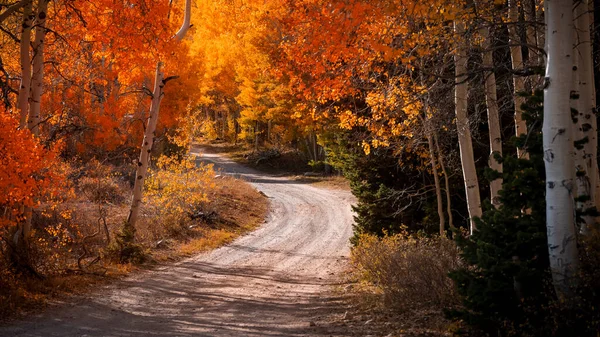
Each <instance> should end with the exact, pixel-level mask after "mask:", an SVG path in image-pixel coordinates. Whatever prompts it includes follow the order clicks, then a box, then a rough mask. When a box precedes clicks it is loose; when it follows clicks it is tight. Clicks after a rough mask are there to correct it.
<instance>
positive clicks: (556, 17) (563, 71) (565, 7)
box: [542, 0, 578, 298]
mask: <svg viewBox="0 0 600 337" xmlns="http://www.w3.org/2000/svg"><path fill="white" fill-rule="evenodd" d="M546 4H547V7H548V11H547V12H546V15H547V23H548V25H547V32H548V33H546V40H547V43H548V63H547V66H546V77H545V79H544V84H545V85H544V87H545V89H544V124H543V127H542V134H543V144H544V162H545V167H546V227H547V233H548V252H549V256H550V270H551V272H552V280H553V285H554V288H555V290H556V292H557V295H558V297H559V298H568V297H571V296H572V295H573V292H574V286H575V277H576V275H577V265H578V253H577V243H576V233H575V223H574V207H573V195H572V191H573V188H574V182H573V179H574V176H575V172H574V171H575V170H574V167H573V160H574V158H573V136H572V130H571V129H572V120H571V111H570V107H569V96H570V90H571V77H572V66H573V11H572V2H571V1H561V0H547V1H546Z"/></svg>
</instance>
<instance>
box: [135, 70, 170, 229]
mask: <svg viewBox="0 0 600 337" xmlns="http://www.w3.org/2000/svg"><path fill="white" fill-rule="evenodd" d="M164 87H165V82H164V74H163V71H162V63H161V62H158V64H157V65H156V77H155V79H154V90H153V91H152V103H151V104H150V112H149V116H148V125H147V126H146V132H145V133H144V140H143V141H142V149H141V151H140V159H139V160H138V162H137V170H136V172H135V183H134V186H133V198H132V201H131V208H130V210H129V216H128V217H127V225H128V226H130V227H131V228H135V224H136V222H137V218H138V215H139V212H140V206H141V204H142V195H143V191H144V181H145V179H146V174H147V172H148V166H149V164H150V152H151V151H152V144H153V143H154V131H155V130H156V124H157V123H158V113H159V110H160V101H161V100H162V98H163V94H164V92H163V91H164Z"/></svg>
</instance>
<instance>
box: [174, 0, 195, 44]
mask: <svg viewBox="0 0 600 337" xmlns="http://www.w3.org/2000/svg"><path fill="white" fill-rule="evenodd" d="M183 15H184V16H183V23H182V24H181V28H179V31H177V33H176V34H175V37H174V38H176V39H177V40H178V41H181V40H183V38H184V37H185V34H186V33H187V31H188V29H190V27H191V24H190V21H191V19H192V0H185V12H184V14H183Z"/></svg>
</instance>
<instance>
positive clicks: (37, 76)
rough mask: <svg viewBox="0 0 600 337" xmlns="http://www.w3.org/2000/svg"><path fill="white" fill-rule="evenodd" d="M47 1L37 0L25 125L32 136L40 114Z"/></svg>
mask: <svg viewBox="0 0 600 337" xmlns="http://www.w3.org/2000/svg"><path fill="white" fill-rule="evenodd" d="M48 3H49V0H39V1H38V8H37V15H36V21H35V39H34V41H33V77H32V78H31V104H30V111H29V119H28V121H27V125H28V127H29V130H31V132H33V134H34V135H36V136H37V135H39V129H40V128H39V124H40V112H41V103H42V92H43V84H44V83H43V82H44V81H43V80H44V40H45V38H46V18H47V15H48Z"/></svg>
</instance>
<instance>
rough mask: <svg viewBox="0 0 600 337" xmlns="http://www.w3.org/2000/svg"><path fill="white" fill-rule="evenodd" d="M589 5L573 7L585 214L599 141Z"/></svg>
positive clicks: (590, 222)
mask: <svg viewBox="0 0 600 337" xmlns="http://www.w3.org/2000/svg"><path fill="white" fill-rule="evenodd" d="M588 2H589V1H588V0H582V1H580V2H578V3H577V4H576V6H575V12H574V15H575V32H576V34H577V36H576V37H577V40H576V44H575V56H576V59H577V61H578V62H576V64H575V67H576V68H577V73H578V75H579V76H578V81H577V82H578V83H577V85H578V93H579V96H578V100H577V101H578V102H577V103H578V104H577V126H578V130H577V132H578V133H579V136H578V137H577V138H576V139H575V141H581V142H582V143H583V144H580V146H579V147H580V148H578V149H577V150H578V158H576V163H577V164H578V165H579V166H580V167H578V168H577V171H578V174H577V182H578V183H577V186H578V189H577V196H578V197H582V198H584V199H585V198H589V199H588V200H585V201H582V202H581V203H580V205H579V206H580V208H581V209H582V210H584V211H585V210H588V209H590V208H592V207H594V206H596V202H597V198H598V196H597V195H596V190H597V185H598V177H597V172H598V161H597V152H598V137H597V121H596V114H595V111H594V110H595V107H596V89H595V85H594V69H593V61H592V43H591V34H590V12H589V3H588ZM583 220H584V221H585V224H584V226H583V227H582V231H583V232H585V230H586V227H587V226H594V225H595V224H596V219H595V218H594V217H593V216H584V217H583Z"/></svg>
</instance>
